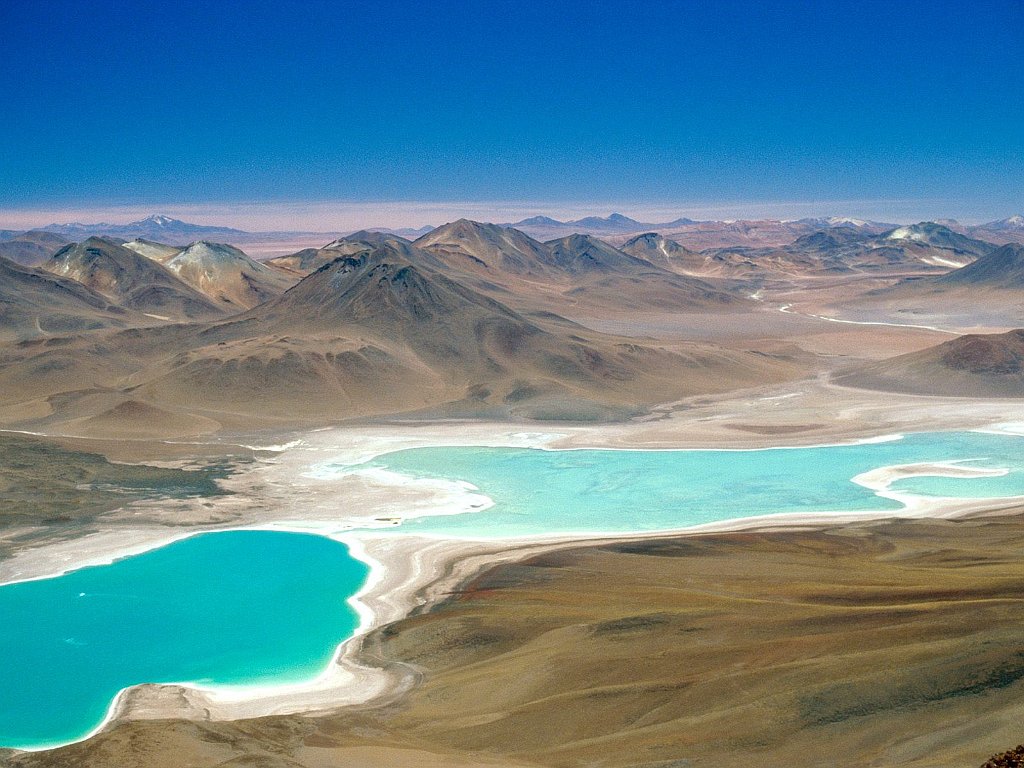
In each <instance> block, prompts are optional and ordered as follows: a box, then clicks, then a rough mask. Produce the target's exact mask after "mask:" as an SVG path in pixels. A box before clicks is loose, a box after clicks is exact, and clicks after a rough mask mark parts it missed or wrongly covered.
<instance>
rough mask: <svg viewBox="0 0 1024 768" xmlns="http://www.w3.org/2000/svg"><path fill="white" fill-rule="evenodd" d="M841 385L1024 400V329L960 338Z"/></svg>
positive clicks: (860, 372) (870, 368)
mask: <svg viewBox="0 0 1024 768" xmlns="http://www.w3.org/2000/svg"><path fill="white" fill-rule="evenodd" d="M836 382H837V383H839V384H843V385H847V386H854V387H862V388H866V389H882V390H887V391H892V392H908V393H911V394H922V395H946V396H951V397H1018V398H1024V330H1014V331H1009V332H1008V333H999V334H968V335H966V336H960V337H959V338H956V339H953V340H952V341H947V342H945V343H944V344H939V345H938V346H935V347H929V348H928V349H924V350H921V351H920V352H913V353H911V354H908V355H900V356H899V357H894V358H890V359H889V360H882V361H880V362H877V363H872V364H870V365H865V366H863V367H861V368H859V369H857V370H855V371H852V372H849V373H846V374H843V375H841V376H838V377H836Z"/></svg>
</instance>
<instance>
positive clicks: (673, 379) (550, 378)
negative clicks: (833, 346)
mask: <svg viewBox="0 0 1024 768" xmlns="http://www.w3.org/2000/svg"><path fill="white" fill-rule="evenodd" d="M623 218H624V217H623ZM613 223H615V225H616V226H619V225H621V226H626V225H625V224H624V223H623V222H621V221H619V220H618V219H616V220H615V221H614V222H613ZM630 226H632V225H630ZM687 226H689V225H687ZM1008 226H1009V225H1008ZM875 229H876V228H875V227H874V226H868V225H864V226H861V225H858V224H855V223H854V224H839V223H836V222H832V223H830V224H829V225H828V226H824V227H822V228H819V229H817V230H815V231H813V232H810V233H806V234H803V235H800V236H798V237H796V238H794V239H793V240H792V241H790V242H788V243H787V244H785V245H783V246H775V247H763V248H751V247H745V248H728V249H705V250H703V251H700V252H698V251H695V250H694V249H691V248H689V247H687V246H686V245H685V244H683V243H680V242H678V241H676V240H675V239H673V238H670V237H667V236H665V235H663V234H661V233H657V232H653V231H652V232H642V233H638V234H636V235H633V236H631V237H627V238H625V239H623V240H622V241H621V242H620V246H621V247H617V246H616V245H614V244H613V243H612V242H609V240H610V239H611V238H599V237H597V236H595V235H591V234H586V233H573V234H568V235H563V236H561V237H557V238H552V239H550V240H547V241H541V240H538V239H536V238H534V237H531V236H530V235H529V234H528V233H525V232H522V231H519V230H517V229H515V228H510V227H507V226H501V225H495V224H485V223H480V222H474V221H469V220H465V219H460V220H457V221H454V222H450V223H448V224H445V225H443V226H441V227H437V228H435V229H432V230H431V231H429V232H427V233H425V234H423V235H421V236H420V237H419V238H417V239H416V240H415V241H414V242H410V241H409V240H407V239H405V238H403V237H400V236H397V235H394V234H388V233H383V232H380V231H374V230H360V231H357V232H354V233H352V234H351V235H348V236H343V237H337V238H332V239H330V240H329V242H326V244H325V245H323V246H320V247H316V248H307V249H303V250H300V251H297V252H295V253H293V254H290V255H288V256H284V257H278V258H273V259H269V260H267V261H266V262H258V261H256V260H254V259H252V258H250V257H249V256H248V255H247V254H246V253H245V252H244V251H242V250H240V249H239V248H237V247H235V246H232V245H227V244H224V243H217V242H212V241H208V240H198V241H194V242H192V243H190V244H188V245H186V246H181V245H176V244H168V243H163V242H160V241H158V240H154V239H150V238H147V237H142V236H139V235H137V236H135V237H133V238H132V239H130V240H123V239H122V238H120V237H118V238H109V237H101V236H96V235H91V236H89V237H87V238H85V239H83V240H82V241H81V242H76V243H69V244H66V245H63V246H61V247H59V248H58V249H57V250H56V252H55V253H54V254H52V255H51V256H50V257H49V258H47V259H46V260H45V261H44V262H43V263H42V264H41V265H40V267H39V268H31V267H26V266H24V265H19V264H16V263H14V262H13V261H10V260H8V259H4V258H3V257H0V321H2V322H0V343H2V344H3V346H2V348H0V354H2V359H3V361H4V365H3V366H0V414H21V415H20V416H18V417H17V418H16V419H15V422H14V423H18V424H21V425H24V426H30V427H32V428H40V429H58V430H61V431H64V432H66V433H68V434H92V435H97V436H98V435H109V434H111V432H110V430H111V429H112V426H111V425H115V424H118V423H121V422H124V423H125V425H126V426H125V429H127V430H129V432H130V433H131V434H132V435H146V434H161V435H167V434H171V433H173V434H176V435H178V434H181V435H183V434H195V433H196V432H197V431H209V430H211V429H220V428H231V427H232V425H251V424H253V423H259V424H263V425H267V426H274V425H285V424H288V425H291V424H299V423H314V422H316V423H319V422H321V421H322V420H323V419H331V420H333V419H345V418H352V417H371V416H381V415H387V414H399V413H404V414H410V413H414V414H419V415H433V416H453V415H459V416H480V415H486V416H489V417H498V418H503V417H517V418H539V419H550V418H554V419H570V420H579V419H609V418H622V417H625V416H628V415H632V414H635V413H639V412H642V411H643V410H644V409H645V408H647V407H650V406H653V405H654V404H657V403H664V402H666V401H671V400H677V399H679V398H682V397H687V396H690V395H695V394H700V393H713V392H721V391H725V390H731V389H736V388H740V387H745V386H755V385H763V384H765V383H770V382H778V381H783V380H789V379H794V378H800V377H802V376H806V375H808V373H809V372H811V371H813V370H814V368H813V365H814V361H815V360H816V359H817V357H816V354H817V353H808V352H807V351H805V350H802V349H801V348H800V347H799V346H796V345H794V344H790V343H788V342H787V343H783V342H781V341H780V342H779V343H774V342H771V341H770V340H769V341H767V342H765V341H758V342H756V343H755V344H754V345H753V346H750V344H748V342H746V341H743V339H748V338H760V337H759V336H758V335H757V334H759V333H760V331H758V325H759V324H760V323H762V322H765V321H768V322H775V321H776V320H780V321H781V320H782V319H785V318H787V316H786V315H783V314H781V313H778V312H777V309H776V308H774V307H772V306H770V305H769V304H768V303H767V301H765V300H764V299H763V297H762V298H761V300H755V299H757V298H758V296H757V294H759V293H762V292H763V290H762V289H763V288H764V286H768V285H771V286H774V288H773V290H776V291H779V290H783V291H785V290H795V289H796V287H799V288H800V289H801V290H803V288H804V287H806V286H811V287H813V286H822V287H823V288H824V289H825V290H826V291H831V293H827V295H831V296H834V295H849V296H850V297H851V301H852V302H853V303H854V306H856V307H859V308H860V309H862V310H864V311H865V312H867V311H868V310H867V309H865V308H867V307H872V306H874V309H871V310H870V314H871V316H872V318H874V317H878V316H879V315H880V314H881V316H884V314H885V312H888V311H896V310H895V309H894V308H898V309H900V310H901V311H902V310H905V309H906V308H907V307H910V306H913V301H912V300H911V298H913V297H921V296H924V297H925V298H926V302H925V303H929V306H931V307H932V309H930V310H929V311H934V312H938V313H941V312H948V311H949V308H950V307H951V306H955V305H956V304H957V302H961V303H963V304H964V306H966V307H967V308H968V309H967V310H965V311H969V312H970V313H971V314H970V317H971V318H977V317H979V316H981V314H982V310H981V309H979V306H981V307H985V306H988V305H990V304H991V305H993V306H995V305H999V306H1002V307H1003V310H1002V311H1003V312H1004V314H1005V318H1006V320H1007V321H1008V322H1015V321H1014V318H1016V319H1017V321H1019V320H1020V319H1024V318H1021V314H1022V313H1024V246H1020V245H1016V244H1011V245H1005V246H996V245H994V244H992V243H989V242H986V241H982V240H977V239H975V238H972V237H969V236H967V235H964V234H962V233H960V232H957V231H955V230H954V229H951V228H950V226H947V225H943V224H938V223H935V222H923V223H920V224H914V225H905V226H900V227H891V228H889V229H885V230H883V231H881V232H876V231H874V230H875ZM14 239H15V238H8V240H7V242H11V241H13V240H14ZM53 244H54V245H55V244H56V243H53ZM1018 273H1019V274H1018ZM879 283H881V284H882V285H883V286H884V287H883V288H881V289H875V288H874V286H876V285H878V284H879ZM787 286H788V288H787ZM886 292H891V295H889V298H888V299H886V298H885V296H886V295H888V294H886ZM929 297H930V298H929ZM954 299H955V300H954ZM914 300H915V301H916V300H917V299H916V298H914ZM885 301H891V304H884V302H885ZM873 302H874V304H873ZM879 302H882V303H879ZM687 317H689V318H695V320H694V321H693V322H694V323H696V325H695V326H694V327H697V328H700V329H703V330H702V331H701V333H702V334H703V335H701V336H698V337H693V336H688V335H685V334H682V335H681V334H680V333H679V332H675V331H673V332H672V333H669V334H668V335H667V336H663V335H657V334H658V333H660V331H658V330H657V329H660V328H673V327H678V328H681V327H683V326H679V325H675V326H673V325H672V324H673V323H676V324H678V323H680V322H681V320H680V318H687ZM790 317H792V315H790ZM786 322H790V320H788V319H786ZM965 322H966V321H965ZM666 323H667V324H668V325H665V324H666ZM719 327H721V328H723V329H726V328H730V327H732V328H735V329H736V330H735V331H733V332H732V336H729V334H727V336H728V337H729V338H732V339H733V341H731V342H730V343H728V344H725V345H722V344H718V343H711V342H708V341H698V340H697V338H716V337H715V336H714V335H713V331H714V330H715V329H717V328H719ZM607 328H615V329H620V330H622V331H623V332H626V333H628V334H629V335H628V336H617V335H614V334H613V333H610V332H607V331H606V330H601V329H607ZM736 334H739V335H736ZM989 341H990V342H991V344H995V345H996V347H998V348H999V349H1004V348H1005V349H1006V350H1009V346H1008V345H1009V343H1010V341H1013V339H1012V338H1010V337H1007V339H1004V340H1002V341H1000V340H997V339H992V340H989ZM986 343H988V342H986ZM977 348H978V349H980V348H981V347H977ZM971 349H975V347H972V348H971ZM993 349H994V348H993ZM954 352H956V350H954ZM990 353H991V354H989V353H986V354H987V355H988V357H987V358H986V359H989V358H990V359H991V360H993V361H995V363H994V367H993V366H988V367H985V365H981V364H979V365H974V364H973V363H971V365H974V368H971V370H970V371H968V373H969V374H970V376H982V377H990V376H997V375H998V376H1003V374H1002V373H999V372H998V371H996V369H997V368H1000V366H1002V363H1000V362H999V356H998V354H997V353H996V352H995V351H992V350H990ZM913 354H918V355H919V357H918V358H913V359H909V358H908V359H907V360H900V359H899V358H894V360H893V361H892V362H891V365H892V366H895V367H893V368H890V369H886V370H890V371H897V372H898V371H902V370H903V368H901V366H905V365H911V366H912V368H908V369H907V371H909V372H907V373H905V374H904V373H898V375H897V373H891V374H885V375H883V374H882V372H881V371H882V369H881V368H880V369H878V370H874V369H872V368H869V367H866V368H862V369H860V370H858V371H856V372H848V373H845V374H843V375H844V376H846V377H847V378H845V379H843V381H844V382H845V383H849V384H852V385H859V384H860V383H863V384H864V386H871V387H876V388H879V387H885V386H897V384H898V382H910V383H909V384H905V386H906V387H909V388H914V387H919V388H920V389H922V391H923V390H924V389H926V387H925V385H924V384H920V385H918V384H916V383H914V382H917V381H918V379H917V378H915V376H916V375H917V374H913V375H912V373H913V371H915V370H916V371H924V370H926V369H925V368H921V366H922V365H926V364H927V366H931V367H930V368H927V370H929V371H932V372H933V373H934V374H935V375H939V374H938V373H936V372H938V371H939V368H936V367H935V365H937V364H936V363H934V360H933V357H934V356H935V355H937V356H938V357H937V358H935V359H939V360H940V361H944V362H942V364H943V365H946V364H948V363H949V361H950V360H952V359H958V360H959V359H963V360H966V359H968V358H970V359H972V360H973V359H975V358H977V355H975V354H974V353H973V352H971V353H970V354H969V355H967V356H966V357H964V355H960V356H959V357H958V356H957V355H958V354H959V353H957V354H954V355H953V356H952V357H950V353H949V349H946V350H940V351H938V352H933V353H929V354H932V356H933V357H928V356H927V355H925V354H924V352H921V353H913ZM1007 354H1010V356H1011V357H1012V354H1011V352H1007ZM929 361H930V362H929ZM964 365H966V363H965V364H964ZM808 366H812V367H810V368H809V367H808ZM914 366H916V367H914ZM961 367H963V366H961ZM968 367H969V366H968ZM956 370H960V369H956ZM922 375H923V374H922ZM966 375H967V374H964V375H960V374H956V375H955V376H951V378H950V381H957V382H960V384H962V385H963V386H967V384H968V383H969V382H971V381H973V379H971V378H965V376H966ZM893 382H896V383H893ZM999 382H1001V383H999ZM1006 382H1010V384H1007V383H1006ZM900 386H904V385H903V384H900ZM958 386H959V385H958ZM979 386H980V385H979ZM992 386H993V387H994V389H993V390H991V391H993V392H994V393H995V392H996V390H998V391H1000V392H1012V391H1013V383H1012V379H1009V378H1001V379H999V380H998V382H997V383H996V384H992ZM5 418H6V419H7V421H6V422H5V423H10V418H11V417H10V416H8V417H5ZM19 428H22V427H19Z"/></svg>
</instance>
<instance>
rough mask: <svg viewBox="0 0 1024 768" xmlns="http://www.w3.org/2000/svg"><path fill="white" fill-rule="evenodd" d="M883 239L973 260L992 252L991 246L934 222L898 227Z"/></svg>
mask: <svg viewBox="0 0 1024 768" xmlns="http://www.w3.org/2000/svg"><path fill="white" fill-rule="evenodd" d="M882 237H883V238H884V239H885V240H895V241H900V242H907V241H909V242H914V243H921V244H924V245H927V246H930V247H932V248H941V249H943V250H947V251H951V252H952V253H954V254H956V255H958V256H968V257H971V258H972V259H976V258H978V257H979V256H984V255H985V254H986V253H990V252H991V251H992V247H991V245H990V244H988V243H984V242H981V241H979V240H974V239H973V238H970V237H967V236H965V235H961V234H959V233H957V232H954V231H953V230H951V229H950V228H949V227H946V226H943V225H942V224H936V223H935V222H934V221H923V222H921V223H920V224H910V225H908V226H904V227H897V228H895V229H893V230H892V231H890V232H887V233H885V234H884V235H882Z"/></svg>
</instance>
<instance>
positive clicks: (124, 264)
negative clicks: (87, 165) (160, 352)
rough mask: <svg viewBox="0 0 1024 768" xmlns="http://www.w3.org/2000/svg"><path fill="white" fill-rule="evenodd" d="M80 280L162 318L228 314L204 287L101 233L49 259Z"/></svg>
mask: <svg viewBox="0 0 1024 768" xmlns="http://www.w3.org/2000/svg"><path fill="white" fill-rule="evenodd" d="M43 269H45V270H46V271H47V272H51V273H53V274H55V275H60V276H62V277H68V278H71V279H72V280H77V281H78V282H80V283H82V285H85V286H87V287H88V288H91V289H92V290H94V291H96V292H97V293H100V294H102V295H104V296H106V297H107V298H108V299H110V300H111V301H112V302H114V303H116V304H119V305H121V306H122V307H126V308H128V309H134V310H138V311H139V312H144V313H146V314H149V315H150V316H155V317H157V318H158V319H162V320H194V319H203V318H206V319H209V318H213V317H219V316H221V315H223V314H224V310H223V309H222V308H221V307H218V306H216V305H215V304H214V303H213V302H212V301H210V300H209V299H208V298H206V297H205V296H204V295H202V294H201V293H199V292H198V291H195V290H193V289H192V288H190V287H189V286H188V285H186V284H185V283H183V282H182V281H181V280H179V279H178V278H177V277H176V276H175V275H173V274H172V273H171V272H169V271H168V270H167V269H165V268H164V267H163V266H161V265H160V264H158V263H157V262H156V261H153V260H152V259H149V258H146V257H145V256H142V255H140V254H138V253H136V252H135V251H133V250H131V249H129V248H125V247H123V246H120V245H117V244H115V243H112V242H110V241H108V240H104V239H102V238H98V237H90V238H89V239H88V240H86V241H84V242H82V243H75V244H72V245H68V246H66V247H64V248H62V249H61V250H60V251H58V252H57V253H56V254H54V256H53V257H52V258H51V259H50V260H49V261H47V262H46V263H45V264H44V265H43Z"/></svg>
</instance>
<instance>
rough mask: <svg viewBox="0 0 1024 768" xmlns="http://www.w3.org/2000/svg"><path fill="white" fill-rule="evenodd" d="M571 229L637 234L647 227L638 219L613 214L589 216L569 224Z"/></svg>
mask: <svg viewBox="0 0 1024 768" xmlns="http://www.w3.org/2000/svg"><path fill="white" fill-rule="evenodd" d="M567 224H568V225H569V226H570V227H574V228H576V229H585V230H588V231H591V232H594V231H597V232H601V231H604V232H636V231H637V230H638V229H644V228H645V226H644V225H643V224H641V223H640V222H639V221H637V220H636V219H631V218H629V217H628V216H623V215H622V214H621V213H612V214H609V215H608V216H603V217H602V216H587V217H585V218H582V219H576V220H575V221H570V222H567Z"/></svg>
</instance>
